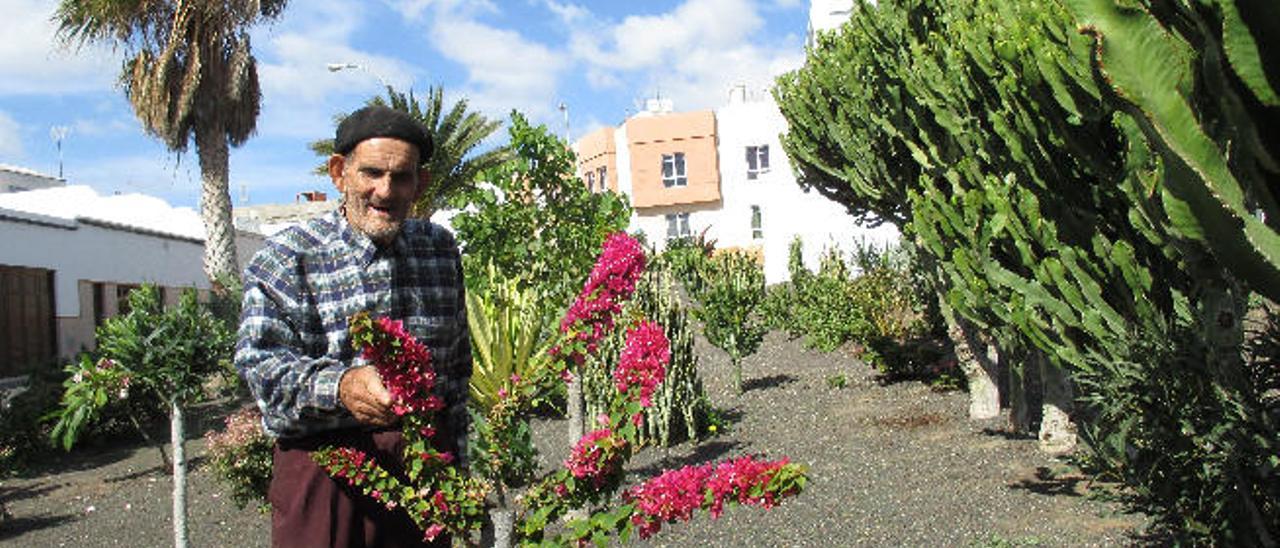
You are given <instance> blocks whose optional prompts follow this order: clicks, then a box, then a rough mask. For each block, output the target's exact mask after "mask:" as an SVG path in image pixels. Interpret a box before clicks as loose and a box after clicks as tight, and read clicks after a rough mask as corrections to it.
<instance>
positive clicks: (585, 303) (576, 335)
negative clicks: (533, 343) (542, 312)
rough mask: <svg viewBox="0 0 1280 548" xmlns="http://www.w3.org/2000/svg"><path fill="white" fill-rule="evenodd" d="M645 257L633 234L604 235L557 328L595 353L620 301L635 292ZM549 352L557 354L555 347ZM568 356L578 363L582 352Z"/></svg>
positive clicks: (642, 270)
mask: <svg viewBox="0 0 1280 548" xmlns="http://www.w3.org/2000/svg"><path fill="white" fill-rule="evenodd" d="M645 260H646V259H645V255H644V248H643V247H642V246H641V245H640V242H638V241H636V239H635V238H632V237H631V236H628V235H626V234H625V233H622V232H615V233H613V234H610V235H609V236H608V237H607V238H605V240H604V245H603V249H602V251H601V252H600V257H599V258H598V259H596V265H595V267H594V268H592V269H591V275H590V276H588V277H587V283H586V284H584V285H583V286H582V292H580V293H578V298H577V299H575V300H574V301H573V305H571V306H570V307H569V311H568V312H566V313H565V316H564V319H562V320H561V321H560V331H561V332H562V333H565V334H567V335H571V336H572V339H573V340H575V341H581V342H582V343H584V344H585V347H586V351H587V353H595V351H596V348H597V345H598V344H599V343H600V340H601V339H603V338H604V337H605V335H607V334H608V333H609V331H610V330H612V329H613V322H614V317H615V316H616V315H617V314H618V312H620V311H621V310H622V302H623V301H625V300H627V299H628V298H630V297H631V294H632V293H634V292H635V290H636V282H637V281H638V280H639V279H640V274H641V273H643V272H644V268H645ZM552 352H553V355H559V348H558V347H557V348H556V349H553V351H552ZM568 358H569V359H570V360H571V361H573V362H574V363H577V364H581V361H582V355H581V354H580V353H578V352H574V353H572V354H571V355H570V356H568Z"/></svg>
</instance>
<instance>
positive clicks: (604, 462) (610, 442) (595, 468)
mask: <svg viewBox="0 0 1280 548" xmlns="http://www.w3.org/2000/svg"><path fill="white" fill-rule="evenodd" d="M626 447H627V440H625V439H623V438H622V437H621V436H618V435H615V434H614V432H613V431H612V430H610V429H608V428H601V429H599V430H594V431H592V432H589V433H587V435H585V436H582V439H580V440H578V443H577V445H575V446H574V447H573V451H572V452H570V453H569V458H568V459H566V460H565V461H564V466H565V468H568V469H569V473H570V474H573V477H575V478H578V479H584V480H590V481H591V482H592V485H593V486H594V487H596V488H599V487H600V486H602V485H604V483H605V482H606V481H608V479H609V477H610V476H612V475H613V474H614V473H615V472H617V471H618V469H619V467H620V466H621V465H622V458H623V456H624V455H623V452H624V451H625V449H626Z"/></svg>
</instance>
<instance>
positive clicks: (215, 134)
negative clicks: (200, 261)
mask: <svg viewBox="0 0 1280 548" xmlns="http://www.w3.org/2000/svg"><path fill="white" fill-rule="evenodd" d="M196 151H197V154H198V155H199V157H200V218H201V220H203V221H204V230H205V242H204V273H205V275H207V276H209V280H211V281H213V282H214V283H215V284H220V283H222V282H223V281H239V280H240V269H239V265H238V263H237V261H236V239H235V232H236V231H235V225H234V223H233V222H232V219H231V191H230V188H229V186H228V181H227V173H228V171H229V168H228V165H229V160H228V157H229V156H230V153H229V147H228V145H227V139H226V130H225V128H224V127H223V126H222V124H219V123H215V122H213V121H210V122H209V123H206V124H197V125H196Z"/></svg>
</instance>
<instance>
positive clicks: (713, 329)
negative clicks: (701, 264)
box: [693, 250, 766, 392]
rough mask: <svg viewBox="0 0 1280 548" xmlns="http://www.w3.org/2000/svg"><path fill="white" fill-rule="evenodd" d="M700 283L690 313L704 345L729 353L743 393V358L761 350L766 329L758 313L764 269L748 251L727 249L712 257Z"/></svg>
mask: <svg viewBox="0 0 1280 548" xmlns="http://www.w3.org/2000/svg"><path fill="white" fill-rule="evenodd" d="M703 284H704V286H703V288H702V291H701V292H700V293H699V294H698V295H697V296H696V299H697V301H698V307H697V308H695V309H694V311H693V314H694V316H695V317H697V318H698V319H699V320H701V321H702V333H703V335H704V336H706V338H707V342H710V343H711V344H713V345H715V346H716V347H717V348H719V349H721V350H724V351H725V353H727V354H729V361H730V362H732V364H733V369H734V378H735V380H736V382H737V385H738V391H739V392H742V390H743V381H742V359H743V358H746V357H747V356H750V355H751V354H754V353H755V352H756V350H757V349H759V348H760V343H761V341H763V340H764V333H765V329H766V328H765V326H764V324H763V322H761V320H760V318H759V312H758V311H757V308H759V306H760V302H761V301H762V300H764V269H763V268H762V265H761V264H760V262H758V261H757V260H756V258H755V257H753V256H752V255H751V254H750V253H749V252H745V251H742V250H726V251H724V252H721V253H718V254H716V255H715V256H713V257H712V260H711V262H710V264H709V265H708V267H707V270H706V276H705V277H704V278H703Z"/></svg>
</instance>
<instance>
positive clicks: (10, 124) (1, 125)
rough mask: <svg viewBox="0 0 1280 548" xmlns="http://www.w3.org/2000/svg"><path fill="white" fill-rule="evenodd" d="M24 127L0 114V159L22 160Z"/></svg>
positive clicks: (7, 116) (4, 114)
mask: <svg viewBox="0 0 1280 548" xmlns="http://www.w3.org/2000/svg"><path fill="white" fill-rule="evenodd" d="M21 132H22V127H21V126H20V125H18V122H16V121H15V120H14V119H13V118H11V117H9V115H8V114H6V113H4V112H0V157H3V158H22V157H23V156H25V154H24V152H23V148H22V135H21Z"/></svg>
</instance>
